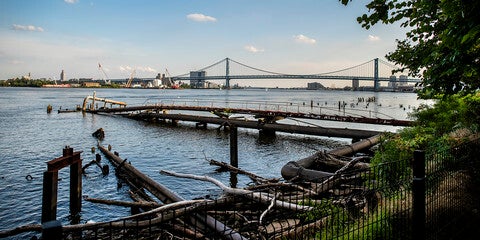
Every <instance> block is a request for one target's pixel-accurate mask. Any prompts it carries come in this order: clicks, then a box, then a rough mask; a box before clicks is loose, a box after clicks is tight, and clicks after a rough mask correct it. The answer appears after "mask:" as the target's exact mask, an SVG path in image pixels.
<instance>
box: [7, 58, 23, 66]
mask: <svg viewBox="0 0 480 240" xmlns="http://www.w3.org/2000/svg"><path fill="white" fill-rule="evenodd" d="M8 63H10V64H12V65H19V64H23V61H20V60H16V59H14V60H10V61H8Z"/></svg>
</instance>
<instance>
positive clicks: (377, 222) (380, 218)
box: [322, 210, 398, 240]
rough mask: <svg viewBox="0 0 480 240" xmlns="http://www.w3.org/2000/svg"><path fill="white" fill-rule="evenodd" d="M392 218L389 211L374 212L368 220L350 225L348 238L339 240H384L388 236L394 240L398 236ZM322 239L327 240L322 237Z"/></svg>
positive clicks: (344, 237) (343, 237)
mask: <svg viewBox="0 0 480 240" xmlns="http://www.w3.org/2000/svg"><path fill="white" fill-rule="evenodd" d="M391 220H392V218H391V216H390V212H389V211H388V210H382V211H379V212H373V213H372V214H370V215H369V217H368V218H367V219H364V220H362V219H360V220H358V221H361V222H360V223H358V222H354V223H352V224H350V226H351V227H350V230H349V231H348V234H347V235H346V236H342V237H340V238H338V239H357V240H383V239H385V237H386V236H388V237H389V239H394V237H395V236H396V235H397V236H398V234H394V233H393V227H392V224H391ZM322 239H325V238H323V237H322Z"/></svg>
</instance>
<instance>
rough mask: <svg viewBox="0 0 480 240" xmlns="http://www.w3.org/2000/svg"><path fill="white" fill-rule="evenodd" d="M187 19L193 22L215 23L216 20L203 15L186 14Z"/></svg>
mask: <svg viewBox="0 0 480 240" xmlns="http://www.w3.org/2000/svg"><path fill="white" fill-rule="evenodd" d="M187 18H188V19H190V20H192V21H195V22H216V21H217V19H216V18H214V17H211V16H207V15H203V14H201V13H192V14H188V15H187Z"/></svg>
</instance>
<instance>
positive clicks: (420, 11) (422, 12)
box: [339, 0, 480, 98]
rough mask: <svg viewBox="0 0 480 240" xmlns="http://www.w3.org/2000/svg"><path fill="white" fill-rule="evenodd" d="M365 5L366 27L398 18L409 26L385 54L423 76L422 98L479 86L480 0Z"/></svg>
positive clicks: (395, 0)
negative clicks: (391, 49)
mask: <svg viewBox="0 0 480 240" xmlns="http://www.w3.org/2000/svg"><path fill="white" fill-rule="evenodd" d="M339 1H340V2H341V3H342V4H344V5H347V4H348V3H349V2H350V1H352V0H339ZM366 7H367V8H368V14H364V15H363V16H360V17H358V18H357V21H358V22H359V23H360V24H361V25H362V27H363V28H365V29H369V28H370V27H371V26H373V25H375V24H377V23H379V22H380V23H384V24H391V23H395V22H400V23H401V26H402V27H404V28H407V29H409V31H408V32H407V34H406V38H405V39H404V40H397V48H396V50H395V51H394V52H390V53H388V54H387V55H386V58H387V59H388V60H389V61H392V62H394V63H396V64H398V65H400V66H401V67H400V68H399V69H398V70H399V71H403V70H407V71H408V73H409V75H410V76H412V77H418V78H421V79H422V83H421V84H422V86H423V87H424V88H423V91H422V92H421V94H420V96H421V97H425V98H429V97H432V96H434V95H435V94H447V95H450V94H453V93H458V92H466V93H468V92H472V91H476V90H478V89H479V88H480V1H478V0H417V1H415V0H372V1H371V2H370V3H368V4H367V5H366Z"/></svg>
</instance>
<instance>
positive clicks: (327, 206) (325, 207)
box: [298, 200, 343, 222]
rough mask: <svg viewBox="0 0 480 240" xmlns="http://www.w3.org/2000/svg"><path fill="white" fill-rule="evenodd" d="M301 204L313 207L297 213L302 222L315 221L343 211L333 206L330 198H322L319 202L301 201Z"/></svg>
mask: <svg viewBox="0 0 480 240" xmlns="http://www.w3.org/2000/svg"><path fill="white" fill-rule="evenodd" d="M301 205H305V206H311V207H313V210H311V211H308V212H305V213H301V214H299V215H298V217H299V218H300V219H301V220H302V221H304V222H311V221H315V220H318V219H321V218H324V217H326V216H331V215H334V214H338V213H339V212H342V211H343V210H342V208H339V207H338V206H335V205H334V204H333V203H332V202H331V201H330V200H322V201H320V202H319V201H309V200H307V201H306V202H303V203H301Z"/></svg>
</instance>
